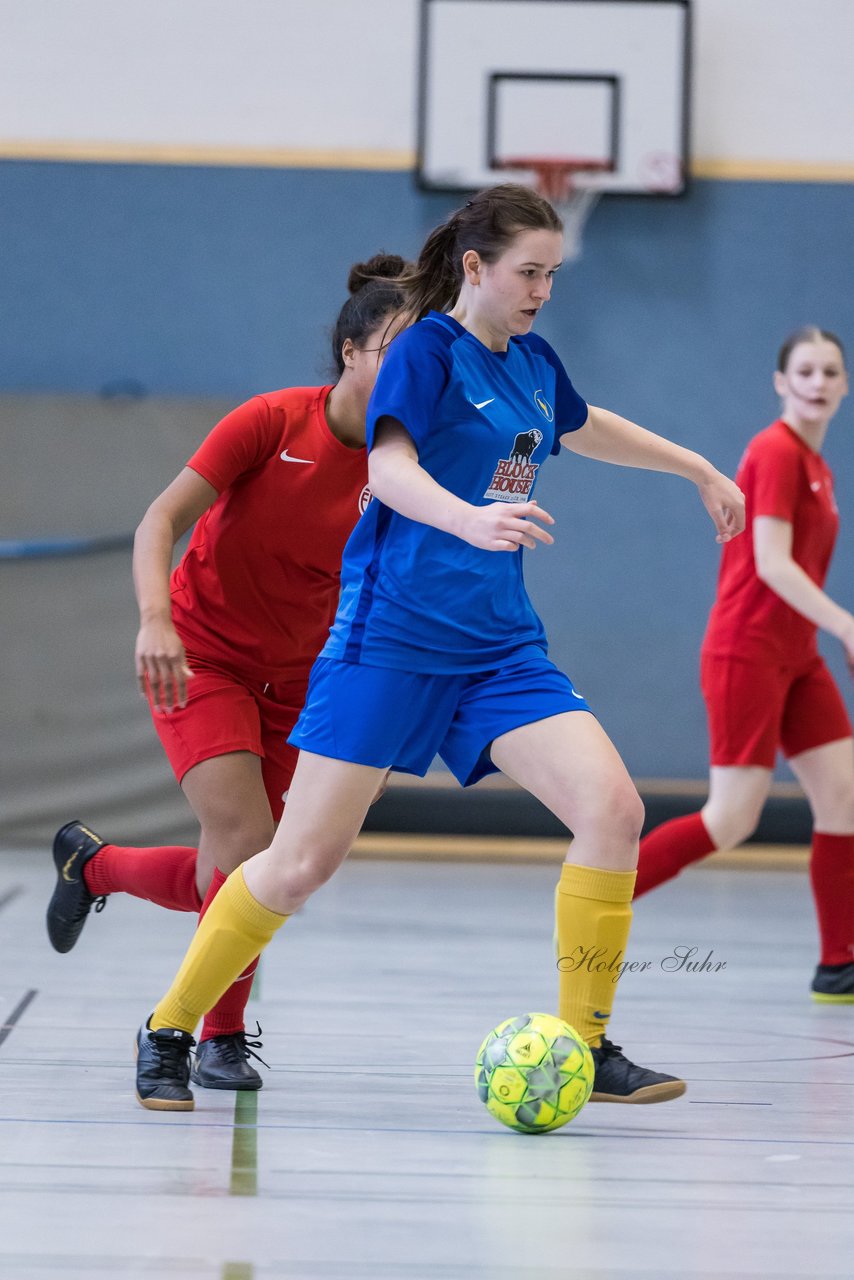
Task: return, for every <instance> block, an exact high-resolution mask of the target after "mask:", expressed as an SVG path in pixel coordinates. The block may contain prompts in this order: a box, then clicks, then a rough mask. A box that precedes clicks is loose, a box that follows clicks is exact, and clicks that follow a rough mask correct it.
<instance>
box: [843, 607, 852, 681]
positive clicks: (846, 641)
mask: <svg viewBox="0 0 854 1280" xmlns="http://www.w3.org/2000/svg"><path fill="white" fill-rule="evenodd" d="M839 639H840V641H841V643H842V647H843V649H844V650H845V661H846V662H847V663H848V670H849V672H850V674H851V675H852V676H854V616H852V615H851V614H849V615H848V621H847V623H846V625H845V626H844V627H843V629H842V630H841V631H840V632H839Z"/></svg>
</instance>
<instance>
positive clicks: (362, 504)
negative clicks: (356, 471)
mask: <svg viewBox="0 0 854 1280" xmlns="http://www.w3.org/2000/svg"><path fill="white" fill-rule="evenodd" d="M373 496H374V495H373V494H372V493H371V491H370V489H369V488H368V486H367V485H365V487H364V489H363V490H362V492H361V493H360V494H359V515H360V516H363V515H364V514H365V512H366V511H367V509H368V503H369V502H370V500H371V498H372V497H373Z"/></svg>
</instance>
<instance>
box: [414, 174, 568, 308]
mask: <svg viewBox="0 0 854 1280" xmlns="http://www.w3.org/2000/svg"><path fill="white" fill-rule="evenodd" d="M520 231H563V223H562V222H561V220H560V218H559V217H558V215H557V213H556V212H555V210H554V209H553V208H552V206H551V205H550V204H549V202H548V200H544V199H543V197H542V196H540V195H538V194H537V193H536V191H532V190H531V189H530V187H523V186H519V185H518V184H517V183H515V182H502V183H500V184H499V185H498V186H497V187H487V188H486V189H485V190H484V191H479V192H478V193H477V195H475V196H472V198H471V200H467V201H466V203H465V205H464V206H463V207H462V208H461V209H457V211H456V212H455V213H452V214H451V215H450V217H448V218H447V219H446V220H445V221H444V222H443V223H442V224H441V225H440V226H438V227H436V229H435V230H434V231H432V232H431V233H430V235H429V236H428V237H427V239H426V240H425V242H424V247H423V249H422V250H421V253H420V254H419V255H418V261H417V262H416V264H415V266H414V268H413V269H412V270H410V271H408V272H407V273H406V275H405V276H404V277H403V280H402V283H403V287H404V289H405V290H406V309H405V312H404V318H405V322H406V323H407V324H411V323H413V322H414V321H416V320H420V319H421V317H422V316H425V315H426V314H427V312H428V311H449V310H450V309H451V307H452V306H453V305H454V303H455V302H456V300H457V297H458V295H459V292H460V288H461V286H462V283H463V263H462V260H463V254H464V253H465V252H466V251H467V250H468V249H475V250H476V251H477V253H478V254H479V255H480V257H481V258H482V260H483V261H484V262H495V261H496V260H497V259H498V258H500V257H501V255H502V253H504V251H505V249H507V248H508V247H509V245H510V244H511V243H512V241H513V239H514V237H515V236H517V235H518V234H519V232H520Z"/></svg>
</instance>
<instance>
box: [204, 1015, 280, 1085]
mask: <svg viewBox="0 0 854 1280" xmlns="http://www.w3.org/2000/svg"><path fill="white" fill-rule="evenodd" d="M260 1034H261V1028H260V1027H259V1028H258V1035H260ZM260 1048H261V1041H260V1040H247V1039H246V1032H245V1031H235V1032H233V1033H232V1034H231V1035H226V1036H211V1038H210V1040H203V1041H202V1042H201V1044H200V1045H199V1047H198V1049H197V1050H196V1055H195V1059H194V1061H193V1065H192V1068H191V1071H190V1077H191V1079H192V1081H193V1084H197V1085H201V1087H202V1088H203V1089H260V1088H261V1087H262V1086H263V1084H264V1081H263V1080H262V1079H261V1077H260V1075H259V1074H258V1072H257V1071H256V1070H255V1068H254V1067H253V1066H250V1064H249V1059H250V1058H256V1059H257V1060H258V1062H264V1059H263V1058H261V1057H259V1055H258V1054H257V1053H255V1052H254V1050H255V1049H260ZM266 1065H267V1064H266V1062H264V1066H265V1067H266Z"/></svg>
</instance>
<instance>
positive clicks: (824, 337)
mask: <svg viewBox="0 0 854 1280" xmlns="http://www.w3.org/2000/svg"><path fill="white" fill-rule="evenodd" d="M802 342H832V343H833V345H834V346H835V347H838V348H839V354H840V355H841V356H842V363H843V364H845V363H846V361H845V348H844V347H843V345H842V343H841V341H840V339H839V338H837V336H836V334H835V333H830V332H829V331H828V330H827V329H817V328H816V326H815V325H814V324H807V325H804V326H803V328H801V329H796V330H795V332H794V333H790V334H789V336H788V338H787V339H786V341H785V342H784V343H783V345H782V347H781V348H780V352H779V354H778V356H777V372H778V373H785V372H786V369H787V368H788V364H789V358H790V356H791V354H792V352H793V351H794V349H795V347H797V346H799V345H800V344H801V343H802Z"/></svg>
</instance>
